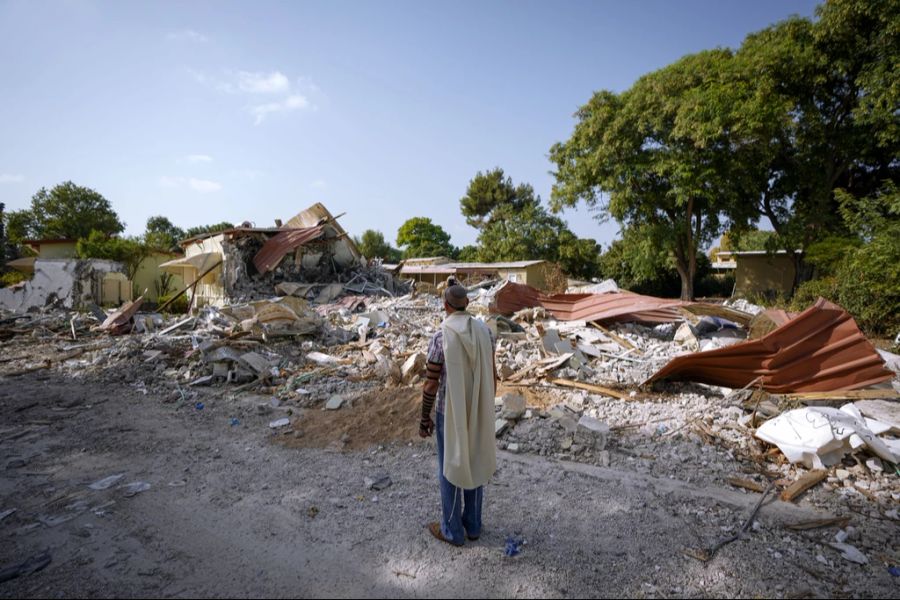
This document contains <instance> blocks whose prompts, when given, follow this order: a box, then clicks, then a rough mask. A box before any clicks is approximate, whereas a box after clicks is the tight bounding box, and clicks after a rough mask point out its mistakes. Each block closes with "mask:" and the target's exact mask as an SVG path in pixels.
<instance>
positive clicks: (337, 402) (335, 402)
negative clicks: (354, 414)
mask: <svg viewBox="0 0 900 600" xmlns="http://www.w3.org/2000/svg"><path fill="white" fill-rule="evenodd" d="M343 405H344V398H343V397H342V396H337V395H335V396H332V397H331V398H329V399H328V402H326V403H325V410H338V409H339V408H340V407H342V406H343Z"/></svg>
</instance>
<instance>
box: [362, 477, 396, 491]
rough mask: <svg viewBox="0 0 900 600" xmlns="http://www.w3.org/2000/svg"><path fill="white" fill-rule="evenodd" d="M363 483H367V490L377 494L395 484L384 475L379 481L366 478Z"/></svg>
mask: <svg viewBox="0 0 900 600" xmlns="http://www.w3.org/2000/svg"><path fill="white" fill-rule="evenodd" d="M363 482H364V483H365V486H366V489H367V490H374V491H376V492H380V491H381V490H384V489H387V488H389V487H391V485H393V483H394V482H393V481H391V478H390V477H389V476H387V475H383V476H381V477H378V478H377V479H374V478H370V477H366V478H365V479H364V481H363Z"/></svg>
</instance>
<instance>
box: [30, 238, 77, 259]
mask: <svg viewBox="0 0 900 600" xmlns="http://www.w3.org/2000/svg"><path fill="white" fill-rule="evenodd" d="M76 243H77V242H60V243H58V244H41V245H40V247H39V248H40V250H39V251H38V258H75V245H76Z"/></svg>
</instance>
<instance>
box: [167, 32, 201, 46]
mask: <svg viewBox="0 0 900 600" xmlns="http://www.w3.org/2000/svg"><path fill="white" fill-rule="evenodd" d="M166 37H168V38H169V39H170V40H180V41H186V42H196V43H198V44H199V43H203V42H208V41H209V38H207V37H206V36H205V35H203V34H202V33H200V32H198V31H194V30H193V29H182V30H181V31H173V32H171V33H169V35H167V36H166Z"/></svg>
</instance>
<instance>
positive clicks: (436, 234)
mask: <svg viewBox="0 0 900 600" xmlns="http://www.w3.org/2000/svg"><path fill="white" fill-rule="evenodd" d="M397 245H398V246H404V247H405V248H404V250H403V257H404V258H422V257H427V256H449V257H452V256H455V255H456V248H454V247H453V245H452V244H451V243H450V234H449V233H447V232H446V231H444V228H443V227H441V226H440V225H437V224H435V223H432V222H431V219H429V218H428V217H413V218H411V219H408V220H407V221H406V222H405V223H403V225H401V226H400V229H399V230H397Z"/></svg>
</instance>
